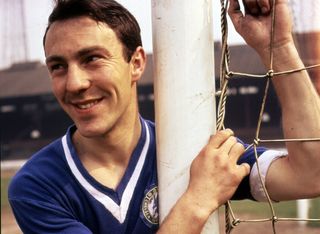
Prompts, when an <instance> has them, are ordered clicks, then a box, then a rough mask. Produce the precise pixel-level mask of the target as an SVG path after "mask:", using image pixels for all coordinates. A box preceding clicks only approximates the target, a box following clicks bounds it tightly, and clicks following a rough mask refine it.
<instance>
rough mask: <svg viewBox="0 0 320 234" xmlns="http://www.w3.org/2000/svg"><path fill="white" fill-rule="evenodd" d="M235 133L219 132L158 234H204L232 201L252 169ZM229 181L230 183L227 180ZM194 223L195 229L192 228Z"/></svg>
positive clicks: (195, 164) (195, 165)
mask: <svg viewBox="0 0 320 234" xmlns="http://www.w3.org/2000/svg"><path fill="white" fill-rule="evenodd" d="M243 152H244V147H243V146H242V144H240V143H237V140H236V138H235V137H233V132H232V131H231V130H224V131H219V132H218V133H217V134H216V135H214V136H211V138H210V139H209V142H208V144H207V145H206V146H205V147H204V148H203V150H202V151H201V152H200V153H199V155H198V156H197V157H196V158H195V160H194V161H193V162H192V164H191V169H190V182H189V185H188V188H187V190H186V192H185V193H184V194H183V195H182V197H181V198H180V199H179V200H178V202H177V203H176V205H175V206H174V207H173V209H172V210H171V212H170V213H169V215H168V216H167V218H166V219H165V220H164V222H163V223H162V225H161V226H160V229H159V232H158V233H186V234H187V233H200V232H201V230H202V228H203V226H204V224H205V223H206V221H207V219H208V218H209V216H210V214H211V213H212V212H214V211H215V210H216V209H217V208H218V207H219V206H220V205H222V204H224V203H225V202H226V201H227V200H229V199H230V198H231V196H232V195H233V193H234V192H235V190H236V188H237V187H238V185H239V183H240V182H241V180H242V179H243V178H244V177H245V176H246V175H247V174H248V173H249V170H250V167H249V165H248V164H246V163H243V164H241V165H237V161H238V159H239V157H240V155H241V154H242V153H243ZM226 178H228V179H226ZM191 223H192V225H190V224H191Z"/></svg>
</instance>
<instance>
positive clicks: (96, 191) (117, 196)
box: [9, 119, 264, 234]
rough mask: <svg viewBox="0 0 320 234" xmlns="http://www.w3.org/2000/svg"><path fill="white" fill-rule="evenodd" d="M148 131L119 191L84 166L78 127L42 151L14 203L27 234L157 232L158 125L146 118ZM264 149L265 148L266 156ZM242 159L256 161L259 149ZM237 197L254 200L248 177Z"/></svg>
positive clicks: (16, 189) (14, 185) (23, 174)
mask: <svg viewBox="0 0 320 234" xmlns="http://www.w3.org/2000/svg"><path fill="white" fill-rule="evenodd" d="M141 122H142V133H141V137H140V139H139V142H138V144H137V146H136V148H135V150H134V152H133V154H132V156H131V159H130V161H129V165H128V167H127V169H126V172H125V174H124V176H123V178H122V179H121V181H120V183H119V185H118V187H117V188H116V189H115V190H113V189H110V188H107V187H105V186H103V185H102V184H100V183H99V182H97V181H96V180H95V179H94V178H93V177H92V176H91V175H90V174H89V173H88V172H87V170H86V169H85V168H84V166H83V164H82V163H81V161H80V160H79V158H78V156H77V154H76V151H75V148H74V146H73V144H72V141H71V136H72V134H73V133H74V131H75V130H76V128H75V126H73V127H70V128H69V129H68V132H67V134H66V135H65V136H63V137H62V138H61V139H58V140H56V141H55V142H53V143H51V144H50V145H48V146H47V147H45V148H43V149H42V150H40V151H39V152H38V153H36V154H35V155H34V156H33V157H32V158H31V159H30V160H29V161H28V162H27V163H26V164H25V165H24V166H23V167H22V168H21V169H20V171H19V172H18V173H17V174H16V175H15V177H14V178H13V179H12V182H11V184H10V187H9V201H10V205H11V207H12V209H13V212H14V214H15V217H16V219H17V222H18V224H19V226H20V228H21V230H22V231H23V232H24V233H70V234H75V233H77V234H82V233H97V234H98V233H103V234H106V233H139V234H141V233H155V232H156V230H157V229H158V203H157V201H158V199H157V195H158V193H157V192H158V191H157V166H156V142H155V127H154V124H153V123H152V122H150V121H146V120H143V119H141ZM263 151H264V149H259V150H258V152H259V154H261V153H262V152H263ZM241 161H245V162H248V163H249V164H250V165H253V164H254V162H255V157H254V153H253V151H248V152H246V154H245V155H244V156H242V158H241ZM234 198H235V199H242V198H252V196H251V194H250V188H249V179H248V178H245V179H244V180H243V182H242V183H241V185H240V186H239V188H238V190H237V192H236V193H235V196H234Z"/></svg>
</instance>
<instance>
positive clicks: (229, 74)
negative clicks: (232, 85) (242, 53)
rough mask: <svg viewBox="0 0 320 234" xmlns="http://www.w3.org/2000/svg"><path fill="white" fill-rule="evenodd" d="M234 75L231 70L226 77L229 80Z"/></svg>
mask: <svg viewBox="0 0 320 234" xmlns="http://www.w3.org/2000/svg"><path fill="white" fill-rule="evenodd" d="M232 76H233V72H232V71H229V72H228V73H227V74H226V75H225V77H226V79H227V80H229V79H230V78H231V77H232Z"/></svg>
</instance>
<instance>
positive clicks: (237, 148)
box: [229, 142, 245, 164]
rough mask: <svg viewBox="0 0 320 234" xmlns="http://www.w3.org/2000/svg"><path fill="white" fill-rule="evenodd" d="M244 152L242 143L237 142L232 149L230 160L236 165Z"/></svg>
mask: <svg viewBox="0 0 320 234" xmlns="http://www.w3.org/2000/svg"><path fill="white" fill-rule="evenodd" d="M244 152H245V148H244V146H243V145H242V144H241V143H239V142H236V143H235V144H234V145H233V146H232V148H231V149H230V152H229V158H230V160H231V161H232V162H233V163H234V164H236V163H237V162H238V160H239V158H240V157H241V155H242V154H243V153H244Z"/></svg>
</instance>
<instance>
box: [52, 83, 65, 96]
mask: <svg viewBox="0 0 320 234" xmlns="http://www.w3.org/2000/svg"><path fill="white" fill-rule="evenodd" d="M51 87H52V92H53V94H54V96H55V97H56V98H57V99H58V100H60V99H61V98H62V97H63V94H64V87H65V86H64V83H63V82H62V81H61V80H56V79H52V80H51Z"/></svg>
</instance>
